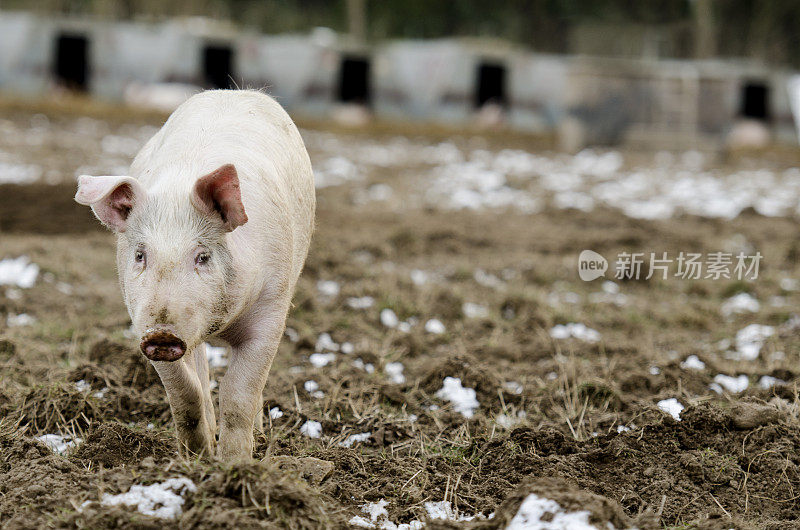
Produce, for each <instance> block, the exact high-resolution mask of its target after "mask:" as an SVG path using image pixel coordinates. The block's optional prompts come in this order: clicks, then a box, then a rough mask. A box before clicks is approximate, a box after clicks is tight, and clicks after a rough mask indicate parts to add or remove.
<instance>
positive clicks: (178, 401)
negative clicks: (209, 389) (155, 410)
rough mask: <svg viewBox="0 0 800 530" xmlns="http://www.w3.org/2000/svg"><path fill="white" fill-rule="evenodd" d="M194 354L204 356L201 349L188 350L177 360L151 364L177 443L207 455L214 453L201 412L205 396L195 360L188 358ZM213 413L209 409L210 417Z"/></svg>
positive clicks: (211, 436)
mask: <svg viewBox="0 0 800 530" xmlns="http://www.w3.org/2000/svg"><path fill="white" fill-rule="evenodd" d="M198 354H199V355H205V348H198V349H197V350H195V351H189V352H187V353H186V355H184V356H183V357H182V358H180V359H178V360H177V361H172V362H164V361H153V366H154V367H155V369H156V372H158V375H159V377H160V378H161V382H162V383H163V384H164V389H165V390H166V391H167V398H168V399H169V408H170V409H171V410H172V418H173V419H174V420H175V429H176V430H177V431H178V441H179V442H180V443H181V445H182V446H183V447H185V448H186V449H188V450H189V451H190V452H192V453H195V454H205V455H209V456H210V455H213V454H214V451H213V448H214V435H213V430H212V426H211V425H209V421H208V415H207V413H206V410H205V409H206V406H205V396H204V392H203V385H202V384H201V383H200V378H199V377H198V373H197V371H198V370H197V363H196V359H194V358H193V357H192V356H193V355H198ZM206 370H207V369H206ZM207 380H208V375H207V372H206V381H207ZM209 400H210V398H209ZM213 411H214V409H213V408H212V409H211V414H212V416H213V414H214V412H213Z"/></svg>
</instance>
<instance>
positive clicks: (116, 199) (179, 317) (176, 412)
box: [76, 164, 247, 454]
mask: <svg viewBox="0 0 800 530" xmlns="http://www.w3.org/2000/svg"><path fill="white" fill-rule="evenodd" d="M189 199H190V202H191V205H192V206H193V207H194V208H193V209H194V210H195V212H194V213H192V212H189V213H190V214H191V215H194V216H195V217H197V216H198V214H199V217H198V218H197V219H195V220H194V221H190V222H188V225H187V226H194V225H195V224H197V223H199V225H201V226H205V228H204V230H205V231H206V235H205V236H203V237H205V238H210V239H208V241H209V243H208V245H210V246H209V247H206V246H197V245H194V246H192V247H190V248H189V249H186V250H185V251H184V250H181V249H180V247H178V246H177V245H178V242H179V241H183V239H182V238H178V239H175V240H173V239H170V238H166V239H164V238H163V237H157V238H156V239H153V240H150V239H148V238H149V237H150V236H148V234H152V233H153V232H152V231H153V230H156V231H157V232H163V230H161V229H159V227H158V225H156V226H155V227H153V226H152V220H151V219H149V218H148V217H147V213H146V212H144V211H142V210H143V209H146V208H147V206H146V205H147V201H148V200H150V199H149V197H148V192H147V191H146V190H144V189H143V188H142V187H141V186H140V185H139V183H138V182H137V181H136V180H134V179H130V178H129V177H94V178H92V177H81V179H80V188H79V191H78V193H77V195H76V200H77V201H78V202H81V203H84V204H89V205H90V206H91V207H92V210H93V211H94V213H95V215H96V216H97V217H98V218H99V219H100V221H101V222H102V223H103V224H104V225H106V226H107V227H109V228H111V229H112V230H114V231H115V232H117V234H119V235H120V237H119V240H118V241H119V247H118V257H119V258H120V259H121V262H120V267H119V270H120V283H121V285H122V288H123V293H124V295H125V302H126V304H127V305H128V308H129V310H130V312H131V315H132V319H133V322H134V328H136V329H138V330H139V331H140V332H141V333H142V337H141V342H140V345H139V347H140V349H141V351H142V353H143V354H144V355H145V356H146V357H147V358H148V359H150V360H151V361H153V364H154V366H155V368H156V370H157V371H158V373H159V376H160V377H161V380H162V382H163V383H164V386H165V387H166V390H167V394H168V396H169V397H170V405H171V407H172V412H173V416H174V417H175V419H176V426H177V430H178V435H179V438H180V439H181V441H182V442H183V443H184V445H185V446H186V447H187V448H188V449H189V450H190V451H192V452H194V453H205V454H211V453H212V452H213V450H212V446H213V438H214V437H213V431H214V430H215V419H214V412H213V410H214V409H213V403H211V398H210V393H209V390H208V376H207V367H206V365H205V364H204V363H205V352H204V350H203V348H202V347H201V343H202V342H204V341H206V340H208V339H209V338H210V337H211V335H209V330H211V329H213V328H212V326H211V324H212V321H213V322H216V323H217V324H216V325H215V327H216V329H214V331H213V332H212V333H213V334H216V333H218V332H222V331H224V329H223V328H225V327H226V326H225V325H223V324H222V323H223V322H226V321H230V317H229V315H227V314H226V313H225V312H226V311H227V308H226V307H225V304H217V303H215V302H216V300H215V294H216V295H217V297H218V298H220V299H224V297H225V294H224V292H223V291H214V289H215V288H211V287H210V286H211V285H218V287H216V288H217V289H224V286H225V282H224V278H225V274H224V273H223V272H220V271H219V268H220V267H223V265H224V263H225V261H226V259H225V256H226V255H228V251H227V248H226V246H225V245H226V244H225V243H222V242H217V243H215V245H216V246H214V244H212V243H211V241H216V240H215V239H214V238H215V237H217V238H223V240H222V241H224V234H226V233H229V232H231V231H233V230H234V229H236V228H237V227H238V226H241V225H243V224H244V223H246V222H247V214H246V213H245V210H244V205H243V204H242V199H241V192H240V188H239V179H238V175H237V172H236V168H235V167H234V166H233V165H231V164H226V165H223V166H222V167H220V168H219V169H217V170H216V171H213V172H211V173H209V174H208V175H206V176H204V177H201V178H199V179H198V180H197V181H196V183H195V185H194V187H193V189H192V193H191V195H190V197H189ZM204 219H205V220H204ZM163 222H165V223H167V224H169V223H170V222H172V223H174V222H175V220H171V219H167V220H165V221H163ZM148 223H150V224H148ZM214 234H216V236H215V235H214ZM195 237H198V238H200V237H201V235H200V234H198V235H197V236H195ZM137 241H139V242H140V243H136V242H137ZM132 242H133V244H132ZM212 250H215V251H216V252H212ZM173 256H182V259H180V260H177V261H174V260H173V259H170V258H172V257H173ZM209 260H214V261H212V263H209ZM213 267H217V274H216V275H214V274H213ZM209 275H210V276H209ZM220 275H221V276H220ZM204 278H206V279H207V280H204ZM191 282H200V283H199V284H197V285H196V287H195V288H194V289H193V288H192V287H191V285H192V284H191ZM184 285H189V286H190V287H189V289H188V291H189V292H192V295H193V296H198V294H199V292H198V291H197V289H201V290H202V289H203V288H205V289H206V292H205V293H204V295H200V299H201V300H202V302H201V301H199V300H197V299H195V298H193V296H189V297H186V296H180V295H178V294H177V293H179V292H181V291H183V289H182V286H184ZM208 289H211V290H208ZM181 294H183V293H181ZM204 303H205V305H203V304H204ZM214 308H216V309H214ZM192 315H193V317H190V316H192ZM203 315H207V317H206V318H202V317H203ZM201 361H202V362H201ZM201 374H205V378H202V377H200V375H201ZM198 404H200V405H202V407H201V410H195V408H196V406H197V405H198Z"/></svg>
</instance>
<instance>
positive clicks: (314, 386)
mask: <svg viewBox="0 0 800 530" xmlns="http://www.w3.org/2000/svg"><path fill="white" fill-rule="evenodd" d="M303 388H304V389H305V391H306V392H308V394H309V395H310V396H311V397H313V398H315V399H322V398H324V397H325V392H323V391H322V390H320V389H319V383H317V382H316V381H313V380H308V381H306V382H305V383H303Z"/></svg>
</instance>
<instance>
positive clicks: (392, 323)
mask: <svg viewBox="0 0 800 530" xmlns="http://www.w3.org/2000/svg"><path fill="white" fill-rule="evenodd" d="M399 323H400V319H399V318H397V314H396V313H395V312H394V311H392V310H391V309H389V308H388V307H387V308H385V309H382V310H381V324H383V325H384V326H386V327H387V328H396V327H397V325H398V324H399Z"/></svg>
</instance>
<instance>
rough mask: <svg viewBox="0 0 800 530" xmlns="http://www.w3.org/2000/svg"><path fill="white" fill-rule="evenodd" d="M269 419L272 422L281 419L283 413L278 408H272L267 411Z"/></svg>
mask: <svg viewBox="0 0 800 530" xmlns="http://www.w3.org/2000/svg"><path fill="white" fill-rule="evenodd" d="M269 417H270V418H271V419H273V420H277V419H278V418H282V417H283V411H282V410H281V409H280V408H278V407H272V408H271V409H269Z"/></svg>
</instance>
